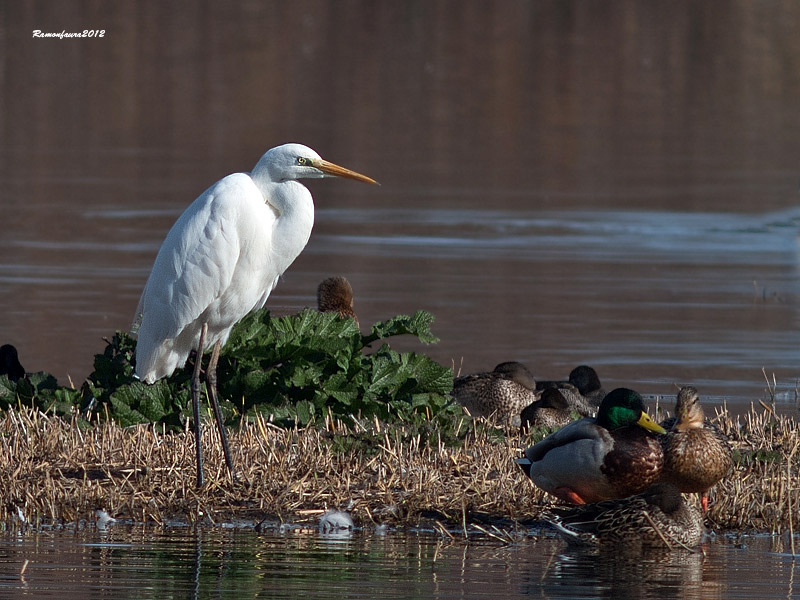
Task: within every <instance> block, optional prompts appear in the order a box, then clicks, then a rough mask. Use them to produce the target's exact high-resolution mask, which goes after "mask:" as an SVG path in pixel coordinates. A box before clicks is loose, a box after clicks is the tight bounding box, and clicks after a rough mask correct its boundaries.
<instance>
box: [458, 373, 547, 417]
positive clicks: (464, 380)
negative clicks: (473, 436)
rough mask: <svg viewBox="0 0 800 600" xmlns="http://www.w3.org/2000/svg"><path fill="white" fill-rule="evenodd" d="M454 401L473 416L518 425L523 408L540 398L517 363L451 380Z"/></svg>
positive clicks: (531, 380)
mask: <svg viewBox="0 0 800 600" xmlns="http://www.w3.org/2000/svg"><path fill="white" fill-rule="evenodd" d="M453 398H454V399H455V400H456V402H458V403H459V404H461V405H462V406H463V407H464V408H466V409H467V410H468V411H469V412H470V414H471V415H472V416H475V417H493V418H496V419H498V420H502V421H505V422H507V423H508V424H509V425H514V426H519V424H520V413H521V412H522V409H523V408H525V407H526V406H528V405H529V404H531V403H532V402H534V401H535V400H538V399H539V393H538V392H537V391H536V381H535V380H534V378H533V375H532V374H531V372H530V371H529V370H528V368H527V367H526V366H525V365H523V364H522V363H520V362H513V361H512V362H503V363H500V364H499V365H497V366H496V367H495V368H494V370H493V371H489V372H484V373H473V374H471V375H462V376H460V377H456V378H455V379H454V380H453Z"/></svg>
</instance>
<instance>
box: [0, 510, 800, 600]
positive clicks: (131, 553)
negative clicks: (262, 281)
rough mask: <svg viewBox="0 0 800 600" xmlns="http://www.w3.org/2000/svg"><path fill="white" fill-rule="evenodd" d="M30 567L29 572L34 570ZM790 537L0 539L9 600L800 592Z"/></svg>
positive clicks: (56, 535)
mask: <svg viewBox="0 0 800 600" xmlns="http://www.w3.org/2000/svg"><path fill="white" fill-rule="evenodd" d="M26 563H27V564H26ZM796 568H797V564H796V561H795V560H793V559H792V557H791V555H790V554H789V548H788V540H787V539H782V538H770V537H767V536H763V537H744V538H739V539H727V538H717V539H716V540H714V541H712V542H709V543H707V544H704V545H703V547H702V548H699V549H698V550H697V551H686V550H673V551H671V552H666V551H645V552H639V553H635V554H630V555H628V554H626V553H625V552H624V551H623V552H620V551H619V549H616V550H608V549H606V550H602V551H600V552H590V551H586V550H576V549H572V548H570V547H568V546H566V544H564V543H563V542H562V541H561V540H559V539H556V538H554V537H553V534H552V533H546V532H541V531H539V532H532V533H531V535H529V536H528V535H521V536H520V537H519V538H518V539H517V540H516V541H513V542H512V543H509V544H502V543H499V542H497V541H496V540H493V539H490V538H488V537H486V536H484V537H480V536H472V537H471V539H470V541H469V542H468V543H467V542H465V541H464V540H463V539H459V538H458V537H456V538H455V539H453V540H451V539H449V538H446V537H443V536H441V535H434V534H432V533H426V532H403V533H400V532H394V531H390V532H388V533H386V534H384V535H376V534H373V533H371V532H362V531H357V532H355V533H352V534H350V533H347V534H341V535H332V534H328V535H325V534H320V533H318V532H316V531H313V530H311V531H309V530H296V529H292V528H290V527H289V528H286V530H285V531H281V532H277V531H272V532H267V533H265V534H256V533H254V532H253V531H252V529H249V530H248V529H230V528H215V529H205V530H200V531H194V530H192V529H190V528H188V527H171V528H166V529H163V530H161V529H152V528H145V527H136V526H133V527H130V526H117V525H115V526H113V527H112V528H111V529H110V530H108V531H106V532H98V531H96V530H94V529H84V530H80V531H73V530H61V531H44V532H41V533H38V534H34V533H29V534H26V535H21V536H14V535H10V534H8V533H6V534H3V535H2V536H0V595H2V596H3V597H14V598H23V597H31V598H86V597H102V598H140V599H146V598H158V599H159V600H161V599H164V598H300V597H309V598H320V599H322V598H351V599H356V598H364V599H378V600H383V599H388V598H403V599H405V598H408V599H411V598H522V597H533V598H552V599H570V600H576V599H582V598H587V599H588V598H615V599H626V598H631V599H633V598H642V599H644V598H653V599H662V598H682V599H686V600H695V599H696V600H708V599H714V598H726V599H735V598H742V599H748V600H750V599H752V598H758V599H760V600H771V599H778V598H798V597H800V591H799V590H798V585H799V584H798V583H797V582H796V581H795V575H796Z"/></svg>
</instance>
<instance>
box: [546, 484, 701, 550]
mask: <svg viewBox="0 0 800 600" xmlns="http://www.w3.org/2000/svg"><path fill="white" fill-rule="evenodd" d="M547 519H548V520H549V521H550V522H551V523H553V525H555V526H556V528H557V529H558V531H559V533H561V534H562V536H563V537H564V538H565V539H566V540H567V542H569V543H572V544H586V545H594V544H614V543H617V544H619V543H624V544H637V543H638V544H641V545H645V546H653V547H666V548H672V547H673V546H676V545H677V546H685V547H691V546H695V545H697V544H698V543H700V541H701V540H702V538H703V534H704V533H705V526H704V525H703V516H702V514H701V513H700V511H699V510H698V509H697V508H695V507H694V506H692V505H689V504H687V503H686V502H685V501H684V500H683V498H682V497H681V493H680V492H679V491H678V489H677V488H676V487H675V486H674V485H672V484H671V483H663V482H662V483H656V484H654V485H652V486H651V487H649V488H648V489H647V490H646V491H644V492H642V493H641V494H637V495H635V496H631V497H628V498H623V499H620V500H606V501H604V502H598V503H596V504H588V505H586V506H575V507H568V508H561V507H559V508H554V509H552V511H550V513H549V514H548V515H547Z"/></svg>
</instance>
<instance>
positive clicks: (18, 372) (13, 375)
mask: <svg viewBox="0 0 800 600" xmlns="http://www.w3.org/2000/svg"><path fill="white" fill-rule="evenodd" d="M0 375H6V376H7V377H8V379H9V380H10V381H19V380H20V379H22V378H23V377H25V369H24V368H23V367H22V365H21V364H20V363H19V354H17V349H16V348H15V347H14V346H12V345H11V344H3V345H2V346H0Z"/></svg>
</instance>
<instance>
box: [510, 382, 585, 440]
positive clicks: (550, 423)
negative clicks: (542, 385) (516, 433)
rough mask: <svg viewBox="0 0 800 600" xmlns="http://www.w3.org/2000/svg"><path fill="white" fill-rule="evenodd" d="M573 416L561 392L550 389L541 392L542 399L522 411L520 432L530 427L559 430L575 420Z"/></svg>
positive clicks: (553, 388) (554, 388)
mask: <svg viewBox="0 0 800 600" xmlns="http://www.w3.org/2000/svg"><path fill="white" fill-rule="evenodd" d="M573 414H575V413H574V412H573V410H572V408H571V407H570V405H569V402H567V399H566V398H565V397H564V394H563V393H562V390H560V389H559V388H556V387H550V388H546V389H544V390H542V397H541V398H539V399H538V400H537V401H536V402H533V403H531V404H529V405H528V406H526V407H525V408H523V409H522V413H521V414H520V418H521V420H522V426H521V427H522V431H523V432H526V431H528V430H529V429H530V428H531V427H548V428H550V429H559V428H561V427H564V425H567V424H568V423H571V422H572V421H574V420H575V417H573Z"/></svg>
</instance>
